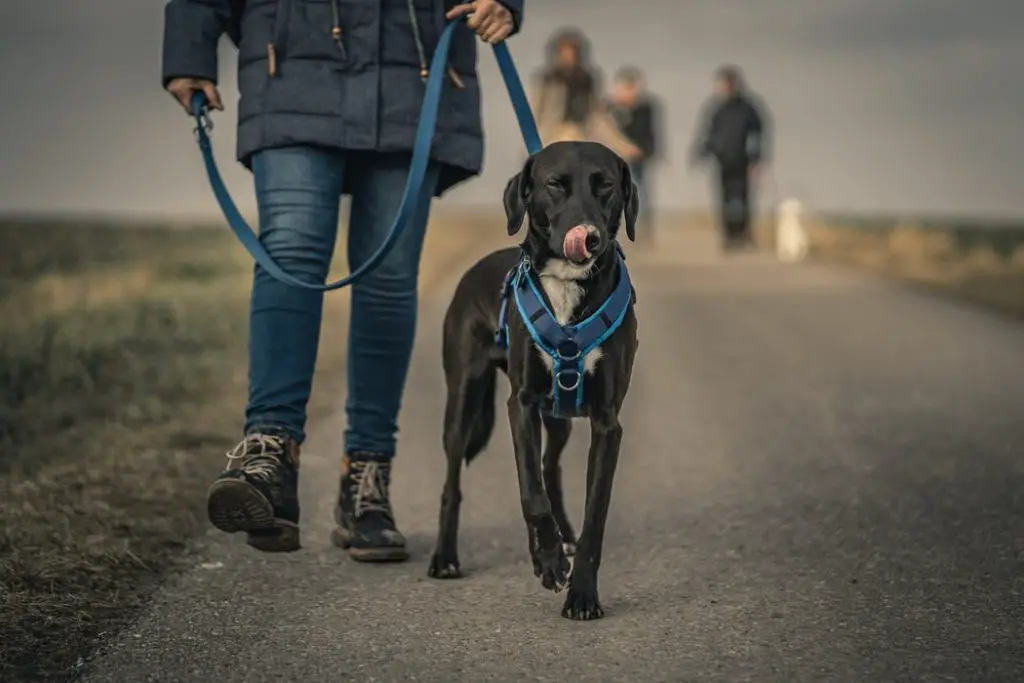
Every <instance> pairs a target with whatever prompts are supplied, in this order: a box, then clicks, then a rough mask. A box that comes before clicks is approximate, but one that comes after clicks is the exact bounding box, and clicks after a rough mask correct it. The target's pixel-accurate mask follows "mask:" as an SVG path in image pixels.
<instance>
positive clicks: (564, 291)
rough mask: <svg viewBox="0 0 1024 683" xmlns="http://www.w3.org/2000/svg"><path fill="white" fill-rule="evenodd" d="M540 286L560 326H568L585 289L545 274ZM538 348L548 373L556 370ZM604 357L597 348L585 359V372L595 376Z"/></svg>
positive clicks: (545, 354)
mask: <svg viewBox="0 0 1024 683" xmlns="http://www.w3.org/2000/svg"><path fill="white" fill-rule="evenodd" d="M540 285H541V287H542V288H543V289H544V293H545V294H546V295H547V297H548V302H549V303H550V304H551V312H552V313H553V314H554V316H555V320H557V321H558V324H559V325H568V324H569V320H570V319H571V318H572V313H573V311H574V310H576V306H578V305H579V303H580V300H581V299H582V298H583V287H581V286H580V284H579V283H578V282H577V281H576V280H573V279H569V278H563V277H556V276H554V275H551V274H547V273H544V272H542V273H541V274H540ZM536 348H537V353H538V354H539V355H540V359H541V361H543V363H544V365H545V366H546V367H547V369H548V371H549V372H550V371H552V370H554V366H555V363H554V361H553V360H552V358H551V356H549V355H548V354H547V353H546V352H545V351H543V350H542V349H541V348H540V347H536ZM603 356H604V353H603V352H602V351H601V347H597V348H595V349H593V350H592V351H590V352H589V353H587V355H586V356H584V357H583V371H584V372H586V373H587V374H593V372H594V369H595V368H596V367H597V363H598V361H600V360H601V358H602V357H603Z"/></svg>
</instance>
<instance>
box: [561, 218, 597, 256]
mask: <svg viewBox="0 0 1024 683" xmlns="http://www.w3.org/2000/svg"><path fill="white" fill-rule="evenodd" d="M600 242H601V236H600V235H599V234H598V232H597V228H594V227H591V226H589V225H577V226H576V227H574V228H572V229H571V230H569V232H567V233H565V242H563V243H562V252H563V253H564V254H565V258H567V259H568V260H570V261H572V262H573V263H586V262H587V261H589V260H590V257H591V256H593V253H594V250H595V249H596V248H597V247H598V245H599V244H600Z"/></svg>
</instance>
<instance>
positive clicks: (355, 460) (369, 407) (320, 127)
mask: <svg viewBox="0 0 1024 683" xmlns="http://www.w3.org/2000/svg"><path fill="white" fill-rule="evenodd" d="M523 4H524V0H476V2H473V3H464V4H456V3H455V2H452V1H451V0H376V1H368V0H170V1H169V2H168V3H167V5H166V10H165V26H164V46H163V85H164V87H165V88H166V89H167V90H168V91H169V92H170V93H171V94H172V95H173V96H174V98H175V99H177V100H178V102H179V103H180V104H181V105H182V106H184V107H185V108H186V110H187V109H188V105H189V100H190V98H191V96H192V93H193V92H195V91H202V92H204V93H206V95H207V97H208V99H209V101H210V103H211V108H213V109H223V104H222V103H221V99H220V95H219V94H218V92H217V87H216V83H217V78H218V75H219V73H218V65H217V45H218V42H219V40H220V38H221V36H222V35H225V34H226V35H228V37H229V38H230V39H231V40H232V42H233V43H234V44H235V45H236V46H237V47H238V50H239V59H238V86H239V90H240V94H241V98H240V100H239V102H238V149H237V157H238V160H239V161H240V162H241V163H242V164H244V165H245V166H246V167H248V168H249V169H251V171H252V173H253V176H254V181H255V187H256V196H257V203H258V207H259V221H260V240H261V241H262V243H263V245H264V246H265V247H266V248H267V251H269V252H270V254H271V255H272V256H273V257H274V259H275V260H276V261H277V262H278V263H279V264H280V265H281V266H282V267H283V268H284V269H285V270H287V271H288V272H290V273H291V274H293V275H295V276H296V277H299V278H302V279H305V280H307V281H309V282H315V283H322V282H324V280H325V278H326V276H327V273H328V269H329V267H330V260H331V255H332V253H333V251H334V244H335V238H336V235H337V228H338V217H339V216H338V213H339V201H340V198H341V196H342V195H343V194H348V195H350V196H351V199H352V201H351V213H350V217H349V218H350V220H349V231H348V259H349V265H350V267H352V268H356V267H358V266H359V265H360V264H362V263H364V262H365V261H366V260H367V259H368V258H369V257H370V255H371V254H372V253H373V252H374V251H376V249H377V248H378V247H379V245H380V244H381V243H382V242H383V240H384V237H385V235H386V234H387V231H388V229H389V227H390V226H391V223H392V221H393V219H394V217H395V215H396V213H397V210H398V206H399V204H400V200H401V196H402V192H403V189H404V186H405V182H406V178H407V176H408V169H409V163H410V157H411V150H412V147H413V139H414V137H415V134H416V126H417V123H418V120H419V113H420V107H421V105H422V102H423V95H424V90H425V79H426V77H427V75H428V67H429V64H430V59H431V58H432V56H433V50H434V47H435V45H436V44H437V41H438V39H439V37H440V34H441V32H442V30H443V29H444V26H445V24H446V23H447V21H448V20H451V19H454V18H456V17H458V16H461V15H465V14H472V16H471V17H470V18H469V20H468V21H467V22H464V23H463V24H462V25H460V26H459V27H458V28H457V29H456V30H455V34H454V35H453V37H452V47H451V53H450V57H449V63H448V68H447V69H446V83H445V90H444V94H443V96H442V100H441V106H440V111H439V114H438V127H437V133H436V135H435V137H434V141H433V146H432V148H431V160H430V165H429V170H428V173H427V185H428V187H427V188H426V190H428V191H425V192H424V196H423V197H421V198H420V203H419V206H418V208H417V211H416V218H415V220H414V221H412V222H411V224H409V225H407V226H405V229H404V232H403V233H402V236H401V238H400V239H399V240H398V242H397V244H396V246H395V248H394V249H393V250H392V251H391V253H390V254H389V256H388V257H387V258H386V259H385V260H384V261H383V262H382V263H381V264H380V265H379V266H378V267H377V268H376V269H374V270H373V271H372V272H371V273H369V274H368V275H367V276H366V277H364V278H363V279H361V280H359V281H358V282H356V283H354V284H353V285H352V313H351V316H352V318H351V325H350V329H349V340H348V343H349V352H348V353H349V356H348V358H349V360H348V373H347V374H348V397H347V401H346V404H345V411H346V415H347V418H348V420H347V429H346V432H345V452H344V456H343V458H342V476H341V481H340V490H339V498H338V505H337V508H336V511H335V512H336V514H335V518H336V521H337V526H336V528H335V529H334V532H333V534H332V538H333V540H334V542H335V543H336V544H337V545H339V546H341V547H344V548H348V549H349V552H350V555H351V556H352V557H353V558H355V559H357V560H365V561H387V560H403V559H405V558H406V557H407V554H406V550H405V539H404V538H403V537H402V534H401V533H399V531H398V530H397V528H396V524H395V517H394V513H393V511H392V507H391V502H390V499H389V495H388V488H389V483H390V473H391V462H392V458H393V457H394V455H395V433H396V431H397V426H396V422H397V417H398V411H399V406H400V404H401V399H402V392H403V389H404V386H405V380H406V374H407V371H408V368H409V360H410V356H411V353H412V346H413V336H414V330H415V326H416V307H417V300H416V280H417V275H418V270H419V261H420V252H421V249H422V246H423V239H424V232H425V230H426V224H427V217H428V213H429V209H430V204H431V199H432V197H435V196H439V195H441V194H442V193H443V192H445V191H446V190H448V189H449V188H451V187H452V186H454V185H456V184H458V183H460V182H462V181H464V180H466V179H468V178H470V177H472V176H474V175H477V174H479V172H480V169H481V163H482V158H483V130H482V124H481V114H480V86H479V83H478V82H477V71H476V59H477V46H476V38H477V37H479V38H481V39H482V40H484V41H486V42H488V43H492V44H493V43H498V42H500V41H502V40H504V39H505V38H507V37H508V36H510V35H512V34H513V33H515V32H516V31H518V29H519V27H520V26H521V25H522V21H523ZM474 34H475V35H474ZM322 297H323V295H322V293H320V292H316V291H311V290H305V289H301V288H297V287H292V286H289V285H286V284H282V283H280V282H278V281H277V280H275V279H273V278H272V277H271V276H270V275H269V274H268V273H267V272H266V271H264V270H263V269H262V268H260V267H258V266H257V267H256V270H255V275H254V281H253V290H252V303H251V311H250V326H249V400H248V405H247V406H246V410H245V429H244V438H243V439H242V441H241V442H240V443H239V444H238V446H237V447H235V448H234V449H233V450H232V451H231V452H230V453H229V454H228V466H227V469H226V470H225V471H224V472H223V473H222V474H221V476H220V477H219V478H218V479H217V480H216V482H215V483H214V485H213V486H212V487H211V489H210V493H209V497H208V501H207V507H208V514H209V517H210V520H211V522H213V524H214V525H215V526H217V527H218V528H220V529H221V530H223V531H228V532H234V531H245V532H246V533H247V536H248V542H249V544H250V545H252V546H254V547H256V548H258V549H260V550H266V551H288V550H295V549H297V548H298V547H299V533H298V524H299V503H298V492H297V481H298V468H299V446H300V444H301V443H302V441H303V439H304V437H305V423H306V404H307V401H308V399H309V395H310V389H311V386H312V379H313V370H314V365H315V361H316V354H317V343H318V340H319V334H320V316H321V310H322Z"/></svg>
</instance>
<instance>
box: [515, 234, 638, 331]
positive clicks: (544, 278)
mask: <svg viewBox="0 0 1024 683" xmlns="http://www.w3.org/2000/svg"><path fill="white" fill-rule="evenodd" d="M529 242H530V240H529V239H528V240H527V241H526V242H524V243H523V244H522V248H523V251H524V252H525V254H526V256H527V257H528V258H529V259H530V263H531V264H532V265H533V269H534V271H535V272H536V274H537V275H538V278H539V284H540V286H541V289H542V291H543V293H544V298H545V299H546V301H545V303H546V304H547V305H548V307H549V308H550V309H551V312H552V313H553V314H554V316H555V319H556V320H557V321H558V323H559V324H560V325H570V324H573V323H577V322H579V321H581V320H583V319H585V318H586V317H588V316H590V315H592V314H593V313H594V312H595V311H597V309H599V308H600V307H601V304H603V303H604V302H605V300H606V299H607V298H608V297H609V296H611V294H612V292H613V291H614V290H615V285H616V283H617V282H618V278H619V264H618V256H617V254H616V250H617V249H618V245H617V244H615V243H614V242H613V243H612V244H611V245H609V247H608V249H606V250H605V251H604V253H602V254H601V255H600V256H598V257H597V258H596V259H595V260H594V262H593V263H592V264H590V265H589V266H585V267H581V266H577V265H575V264H573V263H570V262H569V261H566V260H565V259H561V258H556V257H553V256H551V255H550V254H548V253H547V252H546V251H545V250H542V249H537V248H536V246H537V245H534V244H529Z"/></svg>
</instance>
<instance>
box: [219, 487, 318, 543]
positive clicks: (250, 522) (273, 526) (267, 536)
mask: <svg viewBox="0 0 1024 683" xmlns="http://www.w3.org/2000/svg"><path fill="white" fill-rule="evenodd" d="M206 514H207V517H209V518H210V523H211V524H213V526H215V527H217V528H218V529H220V530H221V531H223V532H225V533H229V534H234V533H237V532H239V531H244V532H245V533H246V536H247V539H246V542H247V543H248V544H249V545H250V546H252V547H253V548H256V549H257V550H262V551H263V552H270V553H273V552H292V551H295V550H298V549H299V548H300V547H301V546H300V544H299V525H298V524H295V523H294V522H289V521H288V520H285V519H279V518H276V517H274V506H273V505H271V504H270V501H269V500H267V498H266V496H264V495H263V494H262V493H260V492H259V491H258V490H257V489H256V488H255V487H254V486H252V485H251V484H249V483H247V482H244V481H241V480H238V479H222V480H220V481H216V482H214V483H213V486H211V487H210V491H209V494H208V495H207V499H206Z"/></svg>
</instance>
